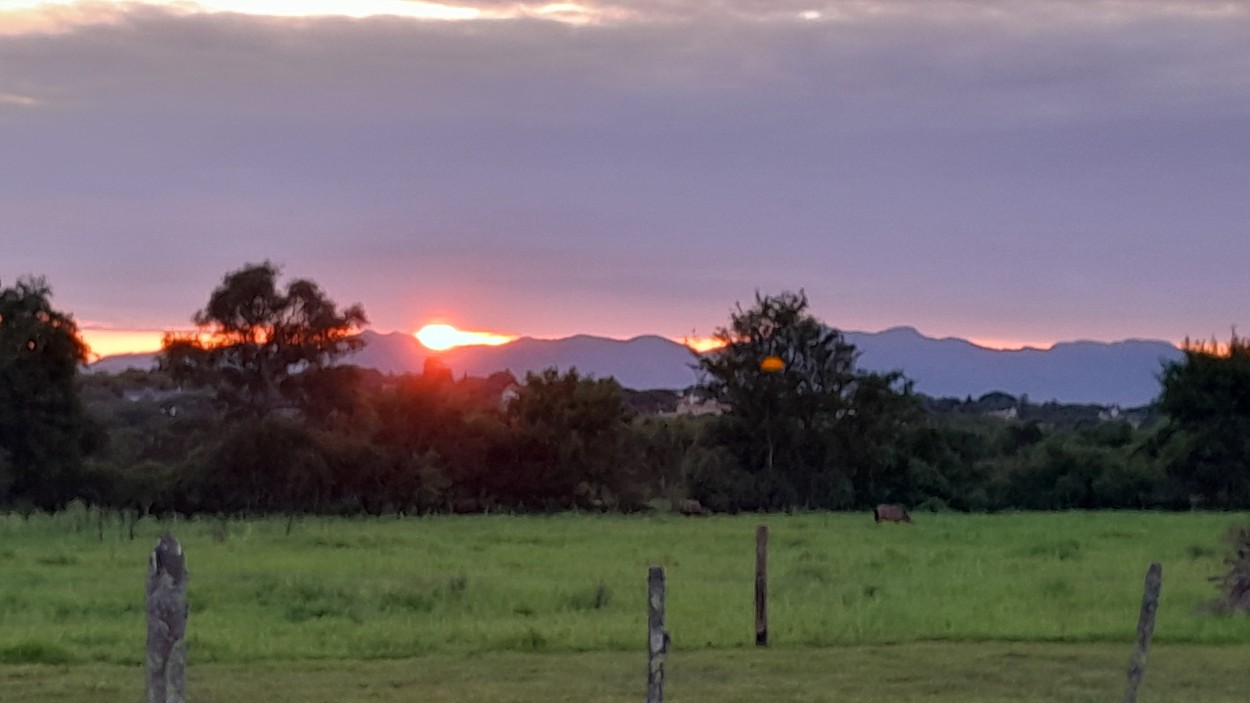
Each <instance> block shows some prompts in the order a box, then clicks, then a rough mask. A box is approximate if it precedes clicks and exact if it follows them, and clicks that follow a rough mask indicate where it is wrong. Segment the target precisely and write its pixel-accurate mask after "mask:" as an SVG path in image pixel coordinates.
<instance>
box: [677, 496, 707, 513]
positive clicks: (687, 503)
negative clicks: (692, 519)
mask: <svg viewBox="0 0 1250 703" xmlns="http://www.w3.org/2000/svg"><path fill="white" fill-rule="evenodd" d="M679 512H680V513H681V514H682V515H707V514H708V513H710V512H711V511H710V510H708V509H707V508H705V507H703V505H702V504H701V503H699V501H697V500H695V499H693V498H691V499H689V500H684V501H682V503H681V508H680V510H679Z"/></svg>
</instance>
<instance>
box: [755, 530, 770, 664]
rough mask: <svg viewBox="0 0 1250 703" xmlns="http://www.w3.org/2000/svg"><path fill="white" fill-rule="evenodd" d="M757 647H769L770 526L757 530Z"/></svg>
mask: <svg viewBox="0 0 1250 703" xmlns="http://www.w3.org/2000/svg"><path fill="white" fill-rule="evenodd" d="M755 645H756V646H757V647H767V646H768V525H760V526H759V527H756V528H755Z"/></svg>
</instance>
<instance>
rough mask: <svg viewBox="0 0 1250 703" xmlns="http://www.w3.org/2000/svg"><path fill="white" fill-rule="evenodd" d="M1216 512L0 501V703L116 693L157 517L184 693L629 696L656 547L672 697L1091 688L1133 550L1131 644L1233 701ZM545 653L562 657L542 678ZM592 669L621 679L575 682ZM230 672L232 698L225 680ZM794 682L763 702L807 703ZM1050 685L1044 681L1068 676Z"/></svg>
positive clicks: (1248, 655) (1126, 603) (132, 658)
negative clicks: (760, 573) (32, 512)
mask: <svg viewBox="0 0 1250 703" xmlns="http://www.w3.org/2000/svg"><path fill="white" fill-rule="evenodd" d="M1235 522H1250V516H1247V515H1244V514H1242V515H1236V514H1230V513H1141V512H1089V513H1085V512H1065V513H1008V514H997V515H962V514H923V515H920V516H917V522H916V524H914V525H894V524H883V525H876V524H874V523H873V522H872V519H871V516H870V515H868V514H866V513H810V514H796V515H739V516H714V517H708V518H683V517H679V516H673V515H625V516H622V515H578V514H559V515H550V516H513V515H490V516H483V515H476V516H433V517H408V518H402V519H400V518H396V517H389V518H360V519H346V518H345V519H330V518H307V519H300V520H297V521H296V522H295V523H294V524H293V525H291V526H290V528H291V529H290V531H289V533H288V532H287V528H288V525H287V524H286V522H285V521H284V520H281V519H263V520H232V521H228V522H221V521H217V520H212V519H204V520H193V521H186V520H177V521H166V522H158V521H155V520H151V521H140V522H139V524H138V525H137V528H136V538H135V539H134V540H131V539H129V536H128V529H127V527H126V526H124V525H120V524H118V523H116V522H112V521H110V522H108V523H106V524H105V525H104V529H103V532H100V531H99V523H98V517H97V515H96V514H94V513H89V512H87V511H85V510H81V509H79V510H76V511H71V512H68V513H63V514H59V515H56V516H39V515H36V516H31V517H30V518H22V517H19V516H15V515H10V516H0V699H4V700H10V699H13V700H17V699H21V700H40V699H41V696H46V699H47V700H54V699H55V700H77V699H76V698H74V696H72V695H70V696H66V695H65V692H64V691H62V690H61V689H60V688H58V687H64V686H70V687H71V688H72V687H74V686H77V688H74V690H77V691H88V693H84V694H82V697H81V700H132V698H130V697H127V696H129V695H130V694H131V692H132V691H131V688H130V687H133V686H135V685H141V683H140V681H141V677H140V676H139V675H138V674H137V673H136V672H137V671H138V670H139V668H140V667H141V665H142V662H143V656H144V655H143V646H144V636H145V629H144V615H143V587H144V578H145V575H146V567H147V558H148V554H149V552H150V550H151V548H152V546H153V544H154V543H155V540H156V538H157V536H158V535H159V534H160V532H161V530H163V529H169V530H171V531H172V532H173V533H174V534H175V535H176V536H177V537H178V538H179V539H180V540H181V541H182V543H183V546H184V548H185V551H186V554H187V560H188V567H189V569H190V572H191V582H190V600H191V621H190V628H189V629H190V633H191V634H190V636H189V651H190V663H191V667H192V673H191V677H190V679H191V685H192V686H193V687H196V686H199V688H195V690H196V691H199V692H200V693H201V695H199V696H197V697H196V698H197V699H198V700H213V699H214V696H217V697H219V698H220V699H221V700H232V701H239V700H252V699H253V697H254V699H256V700H261V699H265V698H269V697H270V696H267V695H263V694H261V693H259V692H260V691H263V690H265V686H270V685H276V684H274V682H275V681H282V680H284V677H285V680H289V685H288V686H287V687H286V689H284V690H287V691H299V690H302V689H300V686H308V687H309V688H308V690H307V692H306V693H304V694H298V693H295V694H292V695H293V697H289V698H288V699H289V700H323V699H324V700H349V699H353V698H352V695H356V696H360V699H361V700H365V699H368V700H379V699H380V700H410V699H411V696H408V697H404V696H403V695H402V692H403V691H405V690H407V686H416V685H420V686H421V687H422V688H423V690H426V691H427V693H428V694H429V695H423V696H422V699H423V700H443V698H440V697H439V696H438V695H435V694H434V693H433V692H434V691H437V690H440V689H439V688H438V684H437V681H434V680H427V679H428V677H429V676H434V678H435V679H439V676H438V675H436V674H437V672H439V671H442V672H445V673H446V672H456V671H460V672H462V674H463V675H462V676H451V677H450V678H448V679H447V680H446V681H444V682H443V685H444V687H445V688H446V691H447V694H446V698H445V699H446V700H473V699H474V696H475V695H477V694H475V693H474V691H476V690H478V689H475V688H474V687H475V686H476V687H479V688H481V687H483V686H484V687H485V688H484V689H481V691H480V693H481V696H482V698H481V699H482V700H501V699H502V700H529V699H530V698H528V697H527V696H529V695H531V694H533V696H534V697H533V700H551V699H552V698H553V697H554V698H555V699H560V698H561V696H559V695H556V696H553V695H552V694H551V693H550V692H548V691H546V690H545V689H544V686H549V685H557V684H556V682H561V681H563V682H564V683H563V684H562V686H563V687H562V688H561V690H565V691H569V692H576V691H580V692H578V693H576V695H574V694H573V693H569V698H568V699H569V700H572V699H573V698H575V697H578V699H579V700H584V699H586V697H587V696H589V697H590V698H593V699H596V700H616V699H617V698H614V696H618V695H619V696H622V697H621V698H620V700H626V699H633V698H636V697H638V695H636V692H637V691H638V690H640V688H639V686H640V683H639V682H641V680H642V672H643V668H644V662H645V654H644V652H645V631H646V627H645V614H646V605H645V580H646V571H647V567H648V566H649V565H653V564H659V565H663V566H664V567H665V568H666V572H667V577H668V629H669V630H670V631H671V632H672V636H673V643H674V644H673V657H672V661H671V663H670V672H671V673H670V680H671V681H673V682H674V683H673V685H678V684H677V682H679V681H681V680H682V676H683V673H682V672H683V671H684V675H685V676H686V677H688V678H687V683H688V684H695V682H697V681H703V684H701V685H695V686H694V687H693V688H691V689H688V690H687V695H686V696H685V697H684V699H686V700H734V699H735V698H734V695H748V694H749V693H750V691H751V690H753V688H752V687H753V686H755V685H758V686H762V687H764V688H763V689H761V690H760V691H759V693H760V696H762V695H763V694H764V692H765V691H771V692H776V691H778V690H784V689H785V687H786V685H790V684H795V682H796V681H797V682H803V681H807V682H809V683H811V685H812V686H817V685H819V686H826V685H834V684H833V683H830V682H829V681H827V679H828V678H829V677H830V676H835V677H836V676H839V675H844V674H845V672H846V667H847V663H848V662H854V661H859V660H862V663H861V664H859V665H854V666H852V667H851V670H852V671H856V672H859V675H861V676H867V675H872V676H875V677H876V679H875V680H876V682H877V684H878V685H879V684H880V683H881V681H882V680H889V678H888V676H887V675H886V674H888V673H889V672H896V670H897V666H896V664H891V663H890V662H898V661H908V660H915V663H914V665H913V666H911V667H910V668H907V669H906V670H907V671H909V672H912V673H910V674H908V677H910V678H907V681H910V682H911V688H907V687H904V688H903V689H900V693H899V694H898V696H899V697H900V699H902V700H907V699H908V696H909V695H912V694H916V693H917V692H923V691H925V690H929V689H932V688H933V687H935V686H936V687H937V688H939V689H941V688H942V687H943V686H944V685H946V684H943V683H942V681H945V680H947V679H948V678H949V679H950V681H949V684H950V685H951V686H952V689H951V690H952V692H956V693H957V692H959V690H960V689H962V694H961V695H959V696H958V697H954V698H951V700H959V699H962V700H976V698H975V696H973V695H972V692H970V691H969V690H968V687H969V686H972V687H973V688H975V689H976V690H984V691H986V692H988V693H986V695H990V696H993V695H994V694H993V691H994V690H997V689H995V688H994V686H996V685H999V686H1007V687H1008V688H1009V689H1011V688H1014V687H1015V686H1016V684H1017V683H1018V682H1015V683H1013V681H1014V679H1011V678H1010V676H1008V678H1006V679H1004V678H1003V676H1004V675H1005V673H1004V672H1016V673H1015V674H1014V675H1015V676H1018V677H1023V678H1024V679H1027V678H1028V677H1030V676H1037V677H1039V680H1050V681H1053V680H1054V675H1055V672H1056V671H1058V672H1067V674H1066V675H1067V676H1068V677H1069V678H1070V677H1073V676H1075V677H1076V679H1077V680H1079V679H1080V674H1079V673H1078V672H1079V671H1080V670H1081V669H1082V667H1083V666H1087V665H1091V662H1092V663H1096V664H1097V671H1098V672H1099V676H1098V677H1097V682H1098V686H1104V685H1108V684H1109V685H1110V690H1112V691H1113V692H1114V691H1115V690H1116V687H1117V686H1119V685H1120V682H1122V680H1123V671H1122V669H1123V663H1125V662H1127V658H1128V655H1129V653H1130V651H1131V643H1132V641H1133V638H1134V632H1135V627H1136V619H1137V611H1138V608H1139V605H1140V601H1141V590H1142V581H1143V578H1144V575H1145V571H1146V567H1147V566H1148V565H1149V563H1150V562H1151V561H1160V562H1162V563H1163V566H1164V584H1163V597H1162V601H1161V605H1160V610H1159V616H1158V624H1157V627H1156V634H1155V642H1156V643H1157V645H1158V648H1157V651H1158V652H1165V653H1166V652H1169V651H1170V652H1173V654H1172V655H1171V656H1170V657H1169V656H1168V655H1167V654H1155V655H1152V657H1153V658H1154V659H1156V660H1158V659H1163V660H1165V661H1162V662H1159V663H1158V664H1155V663H1153V662H1152V667H1154V666H1157V667H1159V668H1160V669H1161V670H1166V668H1167V667H1168V666H1173V667H1176V666H1178V662H1182V661H1186V660H1192V661H1193V662H1195V665H1197V666H1199V670H1198V671H1199V673H1198V674H1193V673H1192V671H1190V669H1183V671H1190V674H1183V673H1181V674H1178V676H1179V678H1176V679H1175V680H1172V681H1171V682H1170V683H1168V682H1166V681H1160V682H1155V683H1156V685H1159V686H1165V687H1166V686H1171V685H1176V686H1180V687H1181V688H1179V689H1177V690H1180V691H1184V692H1185V696H1184V697H1185V699H1186V700H1236V699H1237V698H1222V697H1220V696H1221V695H1222V694H1220V693H1219V692H1220V691H1224V690H1226V689H1227V690H1228V691H1234V692H1237V693H1236V695H1238V696H1241V697H1242V698H1244V691H1245V689H1246V688H1247V687H1250V674H1245V673H1244V672H1245V662H1246V661H1250V618H1244V617H1243V618H1229V617H1219V616H1215V615H1211V614H1208V613H1206V612H1204V611H1203V609H1202V605H1203V604H1204V603H1205V602H1207V601H1209V600H1211V599H1212V598H1213V597H1214V595H1215V591H1214V588H1213V586H1212V585H1211V584H1210V583H1209V581H1208V578H1209V577H1211V576H1214V575H1216V574H1218V573H1220V572H1221V571H1222V569H1223V564H1222V559H1223V557H1224V555H1225V550H1226V547H1225V545H1224V544H1222V543H1221V541H1220V538H1221V536H1222V535H1223V534H1224V532H1225V531H1226V530H1227V528H1228V527H1229V525H1231V524H1233V523H1235ZM757 524H767V525H769V528H770V531H771V539H770V552H769V575H770V595H771V598H770V621H771V622H770V625H771V627H770V634H771V638H772V642H773V646H772V647H771V648H770V650H768V651H767V652H759V651H756V649H755V647H754V646H753V643H754V620H753V610H752V598H753V583H754V582H753V567H754V531H755V526H756V525H757ZM1168 659H1171V664H1169V663H1168V661H1166V660H1168ZM874 661H876V662H877V663H878V664H879V666H878V667H877V668H873V664H872V662H874ZM821 662H825V663H824V664H822V663H821ZM431 663H435V664H437V666H435V667H434V668H433V669H431V668H430V667H431ZM1108 663H1110V665H1109V666H1108V665H1107V664H1108ZM1204 666H1205V667H1207V668H1208V671H1207V674H1206V675H1202V669H1201V667H1204ZM683 667H684V668H683ZM796 667H798V671H799V672H800V673H797V674H796V673H795V668H796ZM978 667H980V668H978ZM1039 667H1040V668H1039ZM547 669H551V670H552V671H553V672H563V673H559V674H557V673H551V674H550V675H547V676H543V675H542V674H541V672H543V671H546V670H547ZM982 669H984V671H983V672H982V673H981V674H978V673H977V672H978V671H981V670H982ZM368 671H375V672H380V673H378V676H380V677H381V680H382V681H387V680H391V681H400V682H401V683H400V684H394V685H382V686H381V690H382V693H381V694H378V692H377V691H375V692H374V694H371V695H364V693H363V692H364V691H366V690H368V687H367V686H365V687H364V688H362V685H363V684H361V683H359V682H357V683H347V682H345V681H344V680H343V677H344V676H347V677H348V679H351V680H354V679H352V677H354V676H363V675H364V673H363V672H368ZM744 671H754V672H755V675H754V676H753V677H752V679H751V681H752V682H753V683H751V684H749V685H748V684H746V683H743V684H742V685H741V686H738V687H736V688H735V689H734V690H735V691H737V693H734V694H733V695H730V693H729V692H728V691H723V690H722V691H719V692H718V690H717V687H718V686H724V685H725V682H726V681H728V680H733V679H732V676H731V674H732V672H739V674H741V672H744ZM839 671H841V672H843V673H842V674H838V673H837V672H839ZM924 671H929V672H931V673H930V675H927V676H926V675H924V674H923V673H916V672H924ZM1178 671H1182V670H1181V669H1178ZM214 672H215V673H214ZM414 672H424V673H422V674H420V675H418V674H417V673H414ZM431 672H433V673H431ZM526 672H529V673H528V674H527V673H526ZM596 672H597V673H596ZM779 672H787V673H786V674H785V675H784V676H782V674H781V673H779ZM802 672H807V674H803V673H802ZM871 672H875V673H871ZM883 672H884V673H883ZM995 672H998V673H995ZM1047 672H1049V673H1047ZM1218 672H1225V673H1226V676H1225V675H1222V674H1220V673H1218ZM896 673H897V672H896ZM1189 675H1193V676H1195V678H1194V680H1193V681H1191V682H1189V683H1186V682H1185V681H1187V679H1185V676H1189ZM319 676H320V677H323V678H324V677H326V676H329V677H331V678H332V679H333V680H334V681H338V682H339V683H340V684H342V685H344V686H346V687H347V689H348V690H350V691H351V692H352V693H351V695H347V694H335V695H337V697H333V698H321V697H319V696H325V695H330V694H329V693H328V692H330V691H333V690H335V687H334V686H335V684H334V683H333V681H323V682H322V683H320V684H316V685H312V683H311V682H315V681H318V680H319V679H318V677H319ZM422 676H425V677H427V678H426V679H422V678H421V677H422ZM882 676H885V677H886V678H885V679H882ZM1156 676H1158V675H1156ZM413 677H416V678H415V679H414V678H413ZM614 677H620V686H623V687H624V688H623V689H621V688H619V687H617V688H613V687H612V686H611V685H610V684H603V685H604V686H606V688H602V689H596V688H594V687H595V686H598V685H599V684H597V683H595V682H596V681H599V682H602V681H607V682H611V681H614V680H616V679H615V678H614ZM770 677H778V678H777V680H776V681H771V679H770ZM570 678H572V679H574V680H575V681H570V680H569V679H570ZM1238 678H1240V680H1241V684H1238V683H1237V679H1238ZM416 679H421V681H420V683H419V684H418V682H417V680H416ZM197 680H198V681H199V682H200V683H198V684H197ZM370 680H372V679H370ZM440 680H441V679H440ZM249 681H251V682H252V684H251V686H252V688H250V689H248V690H250V691H252V692H253V693H252V694H247V693H239V692H237V691H234V689H231V688H230V687H231V686H236V687H237V686H247V685H249V684H247V682H249ZM403 681H408V684H402V682H403ZM525 681H529V688H526V685H525V684H524V682H525ZM770 681H771V682H770ZM1149 681H1151V678H1150V675H1149V674H1148V682H1149ZM67 682H68V683H67ZM126 682H130V683H126ZM786 682H790V684H787V683H786ZM817 682H821V683H817ZM970 682H971V683H970ZM978 682H979V683H978ZM995 682H997V683H995ZM867 683H868V682H867V681H858V682H857V681H856V680H847V681H841V682H840V683H837V684H836V685H838V686H839V687H841V688H842V689H846V690H855V689H856V686H861V685H862V686H864V690H865V695H866V696H867V697H866V698H865V700H868V699H870V698H871V697H872V695H873V694H872V691H873V690H876V689H875V687H874V686H869V685H867ZM1191 684H1192V685H1191ZM795 685H797V684H795ZM223 686H225V688H222V687H223ZM492 686H498V687H502V689H501V690H502V691H503V693H502V694H501V692H500V690H494V689H492V688H491V687H492ZM578 686H583V687H585V686H590V687H591V690H588V691H587V690H581V689H579V688H578ZM700 686H701V687H700ZM1148 686H1149V683H1148ZM917 687H918V688H917ZM926 687H928V688H926ZM1052 688H1053V687H1052ZM135 690H139V689H135ZM492 690H494V692H493V693H492ZM622 690H623V691H624V693H622V692H621V691H622ZM814 690H815V689H812V690H809V689H806V688H804V689H803V690H799V691H796V692H795V693H794V695H793V696H789V697H783V698H782V699H783V700H825V698H824V697H821V696H820V695H815V693H814V692H813V691H814ZM821 690H823V689H821ZM1081 690H1084V689H1081ZM1090 690H1091V691H1096V692H1097V693H1098V695H1099V696H1101V695H1102V694H1101V692H1102V690H1103V689H1101V688H1097V687H1095V688H1093V689H1090ZM526 691H528V693H526ZM595 691H598V692H597V693H596V692H595ZM907 691H911V693H907ZM110 692H113V694H115V696H116V697H110V695H111V694H110ZM388 692H389V693H388ZM930 693H934V692H933V691H930ZM1070 694H1071V695H1065V696H1064V697H1063V698H1062V700H1082V699H1083V698H1082V697H1081V696H1082V695H1084V694H1083V693H1081V692H1080V691H1073V692H1070ZM388 695H390V696H392V697H388ZM934 695H937V694H936V693H934ZM952 695H954V694H952ZM1090 695H1091V696H1094V693H1090ZM758 697H759V696H757V697H755V698H741V700H755V699H758ZM774 698H775V697H774ZM839 699H841V700H849V699H854V698H849V699H848V698H844V697H842V698H839ZM926 699H928V700H940V699H941V698H940V696H938V697H936V698H935V697H934V696H932V695H931V696H928V697H927V698H926ZM1089 699H1090V700H1096V699H1098V698H1097V697H1091V698H1089ZM984 700H997V698H993V697H989V698H984ZM1038 700H1051V699H1050V698H1039V699H1038ZM1055 700H1059V699H1055Z"/></svg>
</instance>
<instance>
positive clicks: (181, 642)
mask: <svg viewBox="0 0 1250 703" xmlns="http://www.w3.org/2000/svg"><path fill="white" fill-rule="evenodd" d="M187 577H188V574H187V562H186V557H185V556H184V555H183V553H182V545H181V544H178V540H176V539H174V537H173V535H171V534H169V533H168V532H166V533H165V534H163V535H161V540H160V541H159V542H157V543H156V548H155V549H153V550H152V556H151V557H150V558H149V559H148V583H147V613H148V657H147V691H148V697H147V703H185V701H186V695H187V685H186V668H187V613H188V608H187Z"/></svg>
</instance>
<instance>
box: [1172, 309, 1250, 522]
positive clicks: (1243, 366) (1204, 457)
mask: <svg viewBox="0 0 1250 703" xmlns="http://www.w3.org/2000/svg"><path fill="white" fill-rule="evenodd" d="M1183 352H1184V358H1183V359H1182V360H1180V361H1176V362H1171V363H1169V364H1168V365H1167V366H1166V367H1164V370H1163V375H1162V378H1161V381H1162V383H1163V392H1162V394H1161V395H1160V397H1159V401H1158V406H1159V410H1160V411H1161V412H1163V413H1164V414H1165V415H1166V416H1167V419H1168V421H1167V424H1166V425H1165V426H1164V428H1163V429H1162V434H1163V436H1164V437H1165V443H1166V444H1167V445H1168V446H1167V447H1166V448H1165V454H1166V455H1167V456H1168V467H1167V468H1168V472H1169V474H1170V475H1171V476H1172V477H1173V478H1174V479H1175V480H1177V481H1178V482H1179V484H1180V485H1181V487H1182V488H1183V489H1184V490H1186V491H1187V492H1188V493H1189V494H1190V495H1192V496H1194V497H1195V498H1198V499H1200V500H1201V501H1202V502H1204V503H1206V504H1208V505H1211V506H1215V507H1224V508H1229V507H1247V506H1250V340H1247V339H1246V338H1244V337H1238V336H1237V335H1236V334H1234V335H1232V337H1231V339H1230V340H1229V343H1228V344H1227V345H1225V346H1221V345H1218V344H1215V343H1209V344H1204V343H1190V342H1186V344H1185V345H1184V348H1183Z"/></svg>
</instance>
